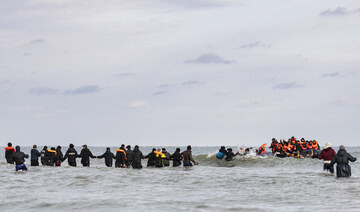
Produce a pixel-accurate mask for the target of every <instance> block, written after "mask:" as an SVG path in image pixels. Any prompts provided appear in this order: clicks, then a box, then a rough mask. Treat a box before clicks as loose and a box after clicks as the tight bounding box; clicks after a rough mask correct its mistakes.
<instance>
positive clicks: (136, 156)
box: [131, 145, 145, 169]
mask: <svg viewBox="0 0 360 212" xmlns="http://www.w3.org/2000/svg"><path fill="white" fill-rule="evenodd" d="M144 158H145V157H144V155H143V153H142V152H141V151H140V150H139V146H138V145H135V147H134V151H133V160H132V164H131V165H132V167H133V168H134V169H142V164H141V159H144Z"/></svg>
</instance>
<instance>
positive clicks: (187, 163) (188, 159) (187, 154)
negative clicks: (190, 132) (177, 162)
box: [181, 145, 198, 166]
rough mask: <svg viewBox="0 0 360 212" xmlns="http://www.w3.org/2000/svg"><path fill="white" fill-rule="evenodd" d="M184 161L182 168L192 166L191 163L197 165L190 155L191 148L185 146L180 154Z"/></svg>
mask: <svg viewBox="0 0 360 212" xmlns="http://www.w3.org/2000/svg"><path fill="white" fill-rule="evenodd" d="M181 154H182V156H183V159H184V166H192V165H193V164H192V163H191V162H193V163H194V165H198V163H197V162H196V161H195V160H194V158H193V157H192V153H191V146H190V145H189V146H187V148H186V151H184V152H182V153H181Z"/></svg>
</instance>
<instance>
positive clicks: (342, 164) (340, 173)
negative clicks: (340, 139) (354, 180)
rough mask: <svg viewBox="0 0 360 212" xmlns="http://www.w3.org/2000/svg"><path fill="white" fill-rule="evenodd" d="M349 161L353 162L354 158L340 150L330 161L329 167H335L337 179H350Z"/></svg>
mask: <svg viewBox="0 0 360 212" xmlns="http://www.w3.org/2000/svg"><path fill="white" fill-rule="evenodd" d="M349 161H351V162H355V161H356V158H355V157H353V156H351V155H350V154H349V153H347V152H346V150H345V149H340V150H339V151H338V152H337V154H336V155H335V156H334V157H333V159H332V160H331V163H330V166H333V165H334V164H335V163H336V164H337V165H336V176H337V177H350V176H351V167H350V165H349Z"/></svg>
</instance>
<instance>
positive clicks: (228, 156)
mask: <svg viewBox="0 0 360 212" xmlns="http://www.w3.org/2000/svg"><path fill="white" fill-rule="evenodd" d="M236 155H237V154H234V153H233V152H232V151H228V152H227V153H226V157H225V160H226V161H231V160H232V159H233V157H235V156H236Z"/></svg>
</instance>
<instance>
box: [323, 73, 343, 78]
mask: <svg viewBox="0 0 360 212" xmlns="http://www.w3.org/2000/svg"><path fill="white" fill-rule="evenodd" d="M321 76H322V77H339V76H340V73H339V72H333V73H326V74H323V75H321Z"/></svg>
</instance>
